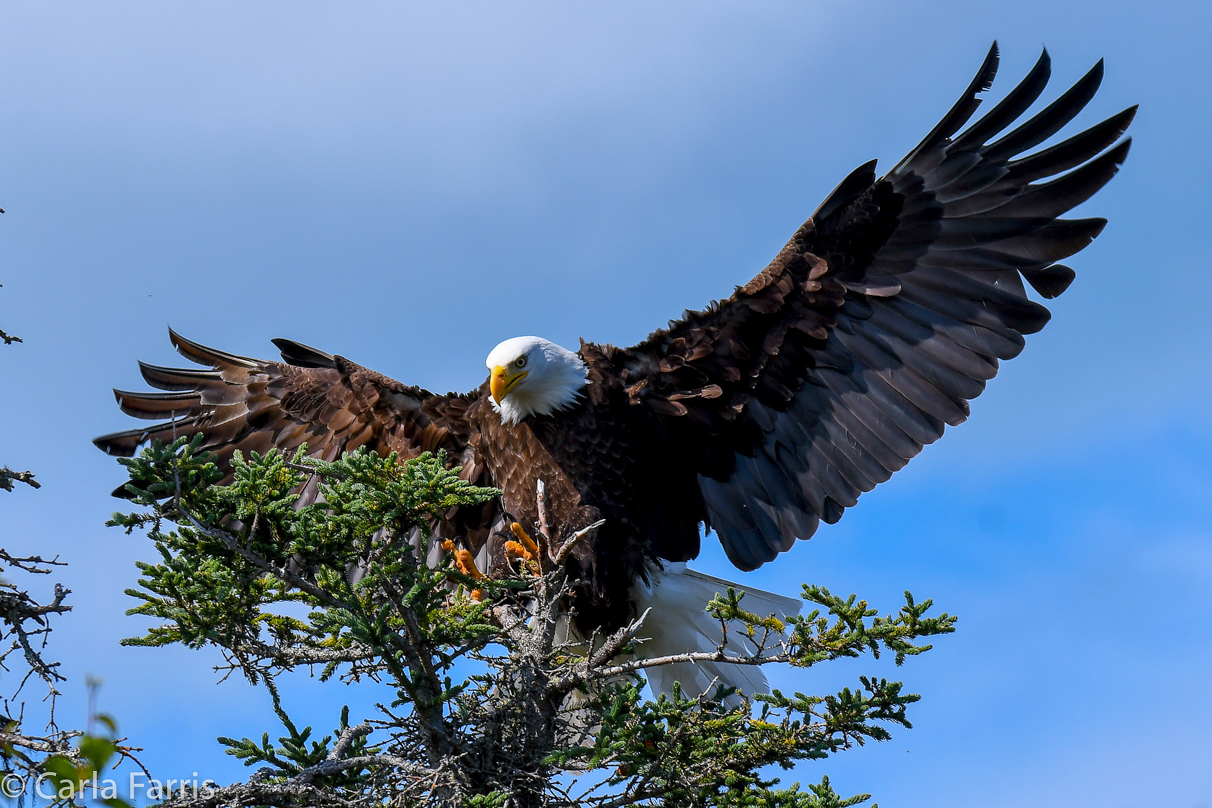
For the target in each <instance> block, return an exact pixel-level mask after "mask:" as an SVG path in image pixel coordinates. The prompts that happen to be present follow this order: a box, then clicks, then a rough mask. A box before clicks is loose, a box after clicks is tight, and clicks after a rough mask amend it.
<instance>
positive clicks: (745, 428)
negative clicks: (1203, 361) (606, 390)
mask: <svg viewBox="0 0 1212 808" xmlns="http://www.w3.org/2000/svg"><path fill="white" fill-rule="evenodd" d="M997 62H998V53H997V46H996V43H995V44H994V46H993V48H991V49H990V51H989V53H988V55H987V56H986V58H985V61H984V63H983V64H982V65H981V68H980V70H979V71H978V72H977V75H976V76H975V77H974V78H973V80H972V81H971V83H970V84H969V86H968V88H967V90H966V91H965V92H964V94H963V95H962V96H961V98H960V99H959V101H957V102H956V103H955V104H954V105H953V106H952V108H951V109H950V110H949V111H948V112H947V114H946V115H944V116H943V119H942V120H941V121H939V123H938V124H937V125H936V126H935V127H934V128H933V129H932V130H931V131H930V133H929V134H928V135H927V136H926V137H925V138H924V139H923V140H922V141H921V143H919V144H918V145H917V146H916V147H915V148H914V149H913V150H912V151H910V152H909V154H908V155H907V156H906V157H905V158H904V159H903V160H901V161H900V162H899V163H898V164H897V165H896V167H895V168H893V169H892V171H891V172H889V173H888V174H887V175H885V176H884V177H882V178H879V179H877V178H876V173H875V168H874V163H868V164H865V165H863V166H860V167H859V168H858V169H856V170H855V171H854V172H852V173H851V174H850V175H849V176H847V178H846V179H845V180H843V181H842V182H841V183H840V184H839V185H838V187H837V188H836V189H835V190H834V191H833V192H832V193H830V194H829V195H828V196H827V197H826V199H825V202H823V203H822V204H821V206H820V207H819V208H818V209H817V212H816V213H815V214H814V215H813V217H812V218H811V219H809V221H808V222H807V223H805V225H804V226H803V227H802V228H800V230H799V231H798V232H797V233H796V234H795V235H794V236H793V237H792V239H791V240H790V241H789V242H788V243H787V245H786V246H785V247H784V248H783V250H782V251H781V252H780V253H779V254H778V255H777V256H776V257H775V259H774V261H772V262H771V264H770V265H769V266H768V267H767V268H766V269H765V270H763V271H762V272H761V273H760V274H759V275H758V276H757V277H755V278H754V279H753V280H752V281H750V282H749V283H748V284H746V285H745V286H743V287H740V288H738V289H737V292H736V294H734V295H733V296H732V297H731V298H729V299H728V300H726V301H723V302H720V303H716V304H713V305H712V306H711V307H709V308H708V309H707V310H705V311H702V312H687V314H686V316H685V318H683V319H682V320H680V321H678V322H675V323H671V324H670V326H669V328H668V329H664V330H662V331H658V332H655V333H653V334H652V335H651V336H650V337H649V338H648V339H647V340H646V341H645V342H643V343H641V344H640V345H637V346H635V347H633V348H631V349H627V350H625V351H620V352H618V355H619V359H618V360H617V361H618V370H619V372H620V374H621V375H623V376H624V377H625V378H626V379H627V381H628V383H629V384H630V385H631V386H630V387H629V388H628V389H629V390H630V391H632V404H633V405H634V406H637V407H641V408H645V411H647V412H648V413H649V414H650V416H651V417H652V418H654V419H656V420H657V421H659V422H660V423H661V424H663V425H664V427H665V428H666V429H667V430H668V432H669V434H670V438H669V442H670V445H671V447H673V448H674V449H676V450H678V451H679V452H681V453H683V454H685V455H686V456H687V457H690V458H692V459H691V460H690V461H689V463H690V467H689V468H687V469H686V471H687V472H688V473H694V474H696V475H697V477H696V479H697V481H698V485H699V490H700V492H701V494H702V496H703V512H705V513H706V517H707V521H708V523H709V524H710V525H711V526H713V527H714V528H715V530H716V532H717V533H718V534H719V536H720V539H721V541H722V542H723V544H724V549H725V551H726V552H727V553H728V555H729V558H731V559H732V561H733V562H734V563H735V564H737V565H738V566H739V567H742V568H743V569H752V568H754V567H756V566H759V565H760V564H762V563H765V562H766V561H769V560H770V559H772V558H774V557H775V556H776V555H777V554H778V553H780V552H782V551H784V550H786V549H788V548H789V547H790V546H791V545H792V544H793V543H794V539H795V538H796V537H799V538H808V537H809V536H811V535H812V532H813V531H814V530H815V529H816V527H817V525H818V524H819V522H820V521H825V522H834V521H836V520H837V519H838V518H839V517H840V516H841V514H842V511H843V510H844V509H845V508H847V507H851V506H853V505H854V504H855V503H856V502H857V499H858V497H859V495H860V494H862V493H863V492H865V491H869V490H871V489H872V488H873V487H874V486H875V485H878V484H879V483H881V482H883V481H885V480H887V479H888V477H889V476H891V474H892V473H893V472H895V471H897V470H898V469H900V468H901V467H902V466H904V464H905V463H907V462H908V461H909V460H910V459H912V458H913V457H914V456H916V455H917V453H918V452H920V451H921V449H922V447H923V446H924V445H926V444H929V443H932V442H934V441H935V440H937V439H938V438H939V437H940V436H941V435H942V434H943V430H944V428H945V426H946V425H954V424H958V423H960V422H962V421H963V420H964V419H965V418H967V416H968V402H969V401H970V400H972V399H973V398H975V397H977V396H978V395H980V394H981V392H983V390H984V388H985V384H986V382H988V380H989V379H991V378H993V376H994V375H996V373H997V370H998V363H999V362H1000V361H1001V360H1004V359H1010V358H1012V357H1014V356H1016V355H1018V353H1019V352H1020V351H1021V350H1022V348H1023V346H1024V344H1025V340H1024V335H1026V334H1031V333H1034V332H1036V331H1038V330H1040V329H1041V328H1042V327H1043V326H1044V325H1045V324H1046V323H1047V322H1048V319H1049V318H1050V316H1051V315H1050V313H1049V312H1048V310H1047V309H1046V308H1045V307H1044V306H1042V305H1041V304H1039V303H1037V302H1036V301H1034V300H1032V299H1030V298H1029V297H1028V293H1027V284H1029V285H1030V286H1031V287H1032V288H1034V289H1035V290H1036V291H1037V292H1039V294H1041V295H1042V296H1044V297H1045V298H1051V297H1055V296H1056V295H1058V294H1060V293H1061V292H1063V291H1064V290H1065V289H1066V288H1067V287H1068V285H1069V283H1070V282H1071V281H1072V280H1073V277H1074V273H1073V271H1072V270H1071V269H1070V268H1069V267H1066V266H1062V265H1060V264H1057V263H1056V262H1057V261H1059V260H1062V259H1065V258H1068V257H1069V256H1072V255H1073V254H1074V253H1076V252H1078V251H1080V250H1081V249H1082V248H1084V247H1085V246H1087V245H1088V244H1089V243H1090V242H1091V241H1092V240H1093V239H1094V238H1095V237H1096V236H1098V234H1099V233H1100V232H1101V231H1102V229H1103V227H1104V225H1105V224H1106V222H1105V220H1103V219H1075V220H1065V219H1060V218H1057V217H1059V216H1061V215H1063V214H1064V213H1066V212H1067V211H1068V210H1070V209H1072V208H1073V207H1074V206H1076V205H1079V204H1081V203H1083V202H1085V201H1086V200H1088V199H1089V198H1090V197H1091V196H1092V195H1093V194H1094V193H1095V192H1097V191H1098V189H1099V188H1101V187H1102V186H1103V185H1105V184H1106V183H1107V182H1108V181H1109V180H1110V179H1111V178H1112V177H1113V176H1114V175H1115V173H1116V172H1117V171H1118V170H1119V167H1120V165H1122V163H1123V162H1124V159H1125V158H1126V157H1127V154H1128V149H1129V147H1130V141H1129V140H1127V139H1125V140H1123V141H1122V142H1120V143H1118V144H1116V141H1117V140H1118V139H1119V138H1120V137H1121V136H1122V135H1123V133H1124V132H1125V131H1126V129H1127V127H1128V125H1129V124H1130V123H1131V121H1132V117H1133V115H1134V113H1135V107H1132V108H1129V109H1127V110H1124V111H1123V112H1121V113H1119V114H1118V115H1114V116H1111V117H1110V118H1108V119H1106V120H1105V121H1103V122H1101V123H1098V124H1095V125H1094V126H1092V127H1090V128H1088V129H1086V130H1084V131H1082V132H1080V133H1079V134H1076V135H1074V136H1072V137H1069V138H1068V139H1065V140H1062V141H1061V142H1060V143H1058V144H1056V145H1053V146H1050V147H1048V148H1045V149H1043V150H1041V151H1038V152H1036V153H1034V154H1027V152H1029V151H1030V150H1031V149H1034V148H1035V147H1037V146H1039V145H1040V144H1041V143H1043V142H1044V141H1046V140H1047V139H1049V138H1051V137H1052V136H1053V135H1055V134H1057V133H1058V132H1059V131H1060V130H1061V129H1062V128H1063V127H1064V126H1066V125H1067V124H1068V123H1069V122H1070V121H1072V120H1073V119H1074V118H1075V117H1076V116H1077V115H1078V113H1080V112H1081V110H1082V109H1083V108H1084V107H1085V106H1086V104H1087V103H1088V102H1089V101H1090V99H1091V98H1092V97H1093V96H1094V93H1095V92H1096V91H1097V89H1098V87H1099V85H1100V83H1101V81H1102V78H1103V63H1102V62H1101V61H1100V62H1099V63H1098V64H1097V65H1095V66H1094V68H1093V69H1091V70H1090V71H1089V72H1088V73H1086V74H1085V75H1084V76H1083V77H1082V78H1081V79H1079V80H1078V81H1077V82H1076V83H1075V84H1074V85H1073V86H1072V87H1070V88H1069V89H1068V90H1066V91H1065V92H1063V93H1062V94H1061V95H1060V96H1059V97H1058V98H1057V99H1056V100H1055V101H1053V102H1052V103H1050V104H1048V105H1047V106H1046V107H1045V108H1044V109H1043V110H1042V111H1040V112H1039V113H1037V114H1035V115H1032V116H1031V117H1029V118H1027V119H1026V120H1025V121H1021V122H1020V120H1021V118H1022V117H1023V116H1024V115H1025V114H1027V111H1028V109H1029V108H1030V107H1031V106H1032V105H1033V104H1034V103H1035V102H1036V101H1037V100H1038V99H1039V98H1040V96H1041V95H1042V94H1043V92H1044V89H1045V87H1046V85H1047V83H1048V81H1049V78H1050V76H1051V60H1050V58H1049V56H1048V53H1047V52H1046V51H1045V52H1043V53H1042V54H1041V56H1040V58H1039V60H1038V61H1037V62H1036V64H1035V66H1034V67H1033V68H1032V69H1031V70H1030V71H1029V72H1028V74H1027V76H1026V77H1025V78H1024V79H1023V81H1021V82H1020V83H1019V84H1018V85H1017V86H1016V87H1015V88H1014V89H1013V90H1011V91H1010V92H1009V93H1008V94H1007V95H1006V97H1005V98H1004V99H1003V100H1002V101H1001V102H1000V103H998V104H996V105H995V106H993V108H992V109H991V110H989V112H988V113H987V114H986V115H984V116H983V117H981V118H978V119H977V120H976V121H975V122H973V123H971V124H970V125H968V127H967V129H964V130H963V131H960V130H961V128H962V127H964V126H965V125H967V124H969V121H971V120H972V118H973V116H974V114H975V113H976V111H977V107H978V106H979V105H980V98H978V96H979V95H980V94H981V93H983V92H984V91H985V90H987V89H988V88H989V87H990V86H991V83H992V81H993V77H994V74H995V73H996V70H997ZM1065 172H1068V173H1065ZM708 387H710V388H712V389H714V390H715V391H716V392H715V394H714V395H713V396H711V397H710V398H708V397H705V396H698V395H696V393H695V391H696V390H701V389H706V388H708ZM674 404H676V405H677V406H672V405H674ZM704 424H707V425H711V428H710V429H708V430H704V429H703V427H702V426H701V425H704Z"/></svg>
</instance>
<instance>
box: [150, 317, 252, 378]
mask: <svg viewBox="0 0 1212 808" xmlns="http://www.w3.org/2000/svg"><path fill="white" fill-rule="evenodd" d="M168 338H169V340H170V341H171V342H172V344H173V347H174V348H176V349H177V353H179V354H181V355H182V356H184V357H185V358H186V359H188V360H190V361H191V362H197V363H198V364H199V365H209V366H210V367H212V368H216V369H218V368H220V367H222V366H223V365H235V366H237V367H243V368H255V367H256V366H257V360H255V359H251V358H249V357H247V356H237V355H236V354H232V353H228V352H227V351H220V350H217V349H215V348H208V347H206V346H205V345H203V344H201V343H199V342H194V341H193V340H190V339H186V338H185V337H183V336H181V335H180V334H178V333H177V332H176V331H173V329H172V327H171V326H170V327H169V329H168Z"/></svg>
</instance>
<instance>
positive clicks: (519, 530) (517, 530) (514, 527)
mask: <svg viewBox="0 0 1212 808" xmlns="http://www.w3.org/2000/svg"><path fill="white" fill-rule="evenodd" d="M509 529H510V531H512V532H513V535H515V536H517V537H518V541H519V542H521V543H522V546H523V547H524V548H526V552H528V553H529V554H530V558H529V559H528V560H530V561H533V560H535V559H537V558H538V557H539V545H537V544H535V543H534V539H532V538H530V534H528V533H527V532H526V529H525V528H524V527H522V526H521V525H520V524H518V523H517V522H513V523H512V524H510V526H509Z"/></svg>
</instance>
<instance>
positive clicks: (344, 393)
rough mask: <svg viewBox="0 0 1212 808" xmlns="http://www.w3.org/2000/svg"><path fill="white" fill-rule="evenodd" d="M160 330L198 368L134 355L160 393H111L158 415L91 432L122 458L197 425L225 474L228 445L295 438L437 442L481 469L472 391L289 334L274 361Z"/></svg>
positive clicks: (140, 411)
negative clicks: (427, 386)
mask: <svg viewBox="0 0 1212 808" xmlns="http://www.w3.org/2000/svg"><path fill="white" fill-rule="evenodd" d="M169 337H170V338H171V340H172V343H173V345H174V346H175V347H176V349H177V350H178V351H179V352H180V353H181V354H182V355H183V356H185V357H186V358H187V359H190V360H191V361H193V362H196V363H198V364H199V365H202V366H204V368H205V369H179V368H165V367H157V366H154V365H148V364H144V363H140V369H141V370H142V373H143V378H144V379H145V380H146V381H147V383H148V384H150V385H151V386H152V387H155V388H157V389H159V390H161V391H164V392H158V393H131V392H126V391H122V390H115V391H114V395H115V397H116V398H117V399H118V405H119V406H120V407H121V409H122V411H123V412H125V413H126V414H127V415H132V416H134V417H136V418H143V419H148V420H155V421H159V423H156V424H153V425H151V426H147V427H144V428H141V429H132V430H128V431H125V432H116V433H113V434H110V435H102V436H101V437H99V438H96V439H95V440H94V441H93V442H94V443H95V444H96V445H97V446H98V447H99V448H100V449H102V450H103V451H105V452H107V453H108V454H111V455H119V456H124V457H129V456H130V455H132V454H134V452H135V450H136V449H137V448H138V446H139V445H140V444H142V443H144V442H145V441H148V440H152V439H158V440H164V441H168V440H172V439H173V438H174V437H176V436H181V435H184V436H192V435H195V434H197V433H199V432H201V433H202V434H203V435H204V436H205V437H204V442H203V446H204V447H205V448H206V449H209V450H210V451H212V452H214V453H215V454H216V456H217V459H218V462H219V464H220V467H221V468H223V469H225V470H227V471H228V473H229V474H230V461H231V456H232V453H233V452H235V451H236V450H237V449H239V450H240V451H242V452H244V453H245V454H248V453H249V452H261V453H264V452H267V451H269V450H270V449H279V450H281V451H282V452H284V453H288V454H289V453H292V452H294V451H295V450H296V449H298V448H299V446H301V445H303V444H304V443H306V444H307V451H308V453H309V454H310V455H311V456H312V457H318V458H322V459H324V460H334V459H336V458H337V457H339V456H340V455H341V454H342V453H343V452H352V451H355V450H356V449H359V448H361V447H366V448H367V449H368V450H369V451H374V452H378V453H379V454H380V455H384V456H385V455H387V454H389V453H391V452H398V453H399V455H400V457H401V458H402V459H407V458H411V457H416V456H417V455H419V454H421V453H422V452H437V451H439V450H445V451H446V452H447V453H448V454H449V456H450V457H451V459H452V461H453V462H455V463H459V464H460V465H461V466H462V472H461V473H462V475H463V476H464V477H465V478H466V479H469V480H479V479H480V478H481V477H482V476H483V475H484V473H485V472H484V468H483V463H482V462H481V460H480V458H479V456H478V453H477V451H476V450H475V446H476V441H475V440H474V439H473V431H472V429H471V427H470V426H469V425H468V422H467V419H466V413H467V410H468V408H469V407H470V406H471V405H472V404H474V402H475V400H476V397H477V394H471V395H455V394H448V395H445V396H443V395H435V394H434V393H431V392H429V391H428V390H423V389H421V388H419V387H410V386H408V385H404V384H401V383H400V382H397V381H395V380H393V379H389V378H388V377H386V376H384V375H382V374H381V373H376V372H375V371H373V370H369V369H367V368H364V367H362V366H361V365H358V364H356V363H354V362H351V361H349V360H348V359H345V358H344V357H341V356H333V355H331V354H327V353H324V352H322V351H318V350H316V349H314V348H310V347H308V346H306V345H302V344H301V343H297V342H293V341H290V340H282V339H278V340H274V343H275V344H276V345H277V346H278V348H279V349H280V350H281V352H282V359H283V361H281V362H273V361H265V360H261V359H251V358H249V357H245V356H236V355H235V354H230V353H226V352H224V351H218V350H215V349H214V348H208V347H206V346H203V345H199V344H198V343H196V342H192V341H190V340H187V339H185V338H184V337H182V336H180V335H179V334H176V333H175V332H173V331H171V330H170V331H169ZM165 418H167V419H168V420H166V421H165V420H162V419H165ZM115 493H120V491H119V492H115ZM302 493H303V500H304V503H306V502H308V501H312V500H314V498H315V493H316V491H315V487H314V483H311V484H309V485H308V487H306V488H305V489H304V491H303V492H302ZM465 516H466V515H465ZM472 521H473V522H476V523H479V522H480V521H482V520H481V519H478V518H477V519H473V520H472Z"/></svg>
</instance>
